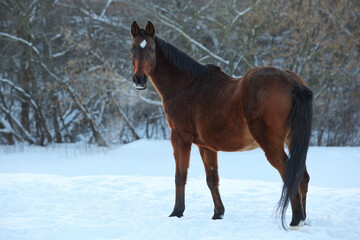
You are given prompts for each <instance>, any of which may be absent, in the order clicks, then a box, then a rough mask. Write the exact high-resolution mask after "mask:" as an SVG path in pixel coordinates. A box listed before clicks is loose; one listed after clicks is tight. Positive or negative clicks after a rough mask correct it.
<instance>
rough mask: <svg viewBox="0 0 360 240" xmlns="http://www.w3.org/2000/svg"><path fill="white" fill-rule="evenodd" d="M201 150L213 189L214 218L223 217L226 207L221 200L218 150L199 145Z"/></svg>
mask: <svg viewBox="0 0 360 240" xmlns="http://www.w3.org/2000/svg"><path fill="white" fill-rule="evenodd" d="M199 150H200V155H201V158H202V160H203V163H204V167H205V172H206V182H207V185H208V187H209V189H210V191H211V196H212V198H213V201H214V215H213V217H212V219H214V220H215V219H222V218H223V216H224V212H225V208H224V205H223V203H222V201H221V197H220V192H219V174H218V163H217V152H214V151H211V150H209V149H205V148H201V147H199Z"/></svg>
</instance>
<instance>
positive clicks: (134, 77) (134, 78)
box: [133, 75, 138, 83]
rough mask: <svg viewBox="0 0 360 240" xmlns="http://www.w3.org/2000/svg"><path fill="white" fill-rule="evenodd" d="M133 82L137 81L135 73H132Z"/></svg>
mask: <svg viewBox="0 0 360 240" xmlns="http://www.w3.org/2000/svg"><path fill="white" fill-rule="evenodd" d="M133 82H134V83H138V79H137V78H136V76H135V75H133Z"/></svg>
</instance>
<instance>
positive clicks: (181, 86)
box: [130, 22, 312, 229]
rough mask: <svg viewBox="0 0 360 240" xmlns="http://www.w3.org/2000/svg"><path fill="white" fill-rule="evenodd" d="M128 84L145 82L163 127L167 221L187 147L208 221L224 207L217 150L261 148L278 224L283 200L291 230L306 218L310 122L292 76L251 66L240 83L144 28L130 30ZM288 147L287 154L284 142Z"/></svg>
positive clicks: (181, 186)
mask: <svg viewBox="0 0 360 240" xmlns="http://www.w3.org/2000/svg"><path fill="white" fill-rule="evenodd" d="M131 36H132V43H131V48H130V52H131V60H132V68H133V72H134V75H133V82H134V85H135V87H136V88H137V89H138V90H143V89H145V88H146V86H147V77H149V78H150V80H151V82H152V84H153V86H154V87H155V89H156V91H157V92H158V93H159V95H160V97H161V99H162V102H163V108H164V112H165V115H166V118H167V121H168V124H169V127H170V129H171V137H170V139H171V144H172V147H173V150H174V157H175V165H176V167H175V188H176V192H175V206H174V210H173V212H172V213H171V214H170V217H173V216H176V217H182V216H183V212H184V210H185V184H186V179H187V171H188V168H189V160H190V148H191V145H192V144H195V145H197V146H198V148H199V150H200V155H201V158H202V160H203V164H204V167H205V172H206V181H207V185H208V187H209V189H210V191H211V195H212V198H213V201H214V215H213V217H212V218H213V219H221V218H222V217H223V215H224V212H225V208H224V205H223V203H222V201H221V197H220V192H219V175H218V162H217V152H218V151H246V150H251V149H255V148H257V147H261V148H262V150H263V151H264V152H265V155H266V157H267V159H268V161H269V162H270V164H271V165H272V166H273V167H275V168H276V169H277V170H278V171H279V173H280V175H281V177H282V180H283V182H284V185H283V189H282V194H281V198H280V201H279V203H278V212H279V215H280V217H281V224H282V226H283V227H284V229H287V228H286V226H285V211H286V209H287V207H288V204H289V202H291V207H292V221H291V223H290V226H291V227H297V226H302V225H303V224H304V221H305V218H306V194H307V190H308V182H309V179H310V177H309V174H308V172H307V170H306V154H307V150H308V147H309V141H310V135H311V122H312V91H311V90H310V89H309V88H308V87H307V86H306V83H305V82H304V81H303V80H302V79H301V78H300V77H299V76H298V75H297V74H295V73H293V72H291V71H289V70H281V69H278V68H274V67H255V68H252V69H250V71H249V72H248V73H246V75H245V76H244V77H242V78H240V79H234V78H232V77H230V76H229V75H227V74H225V73H224V72H223V71H222V70H221V68H220V67H217V66H215V65H203V64H200V63H199V62H197V61H196V60H194V59H193V58H191V57H190V56H188V55H187V54H185V53H184V52H182V51H180V50H179V49H177V48H176V47H175V46H173V45H171V44H170V43H168V42H166V41H165V40H163V39H161V38H160V37H158V36H155V28H154V25H153V24H152V23H151V22H148V23H147V25H146V27H145V29H144V28H140V27H139V25H138V24H137V23H136V22H133V23H132V25H131ZM285 144H286V145H287V146H288V149H289V157H288V156H287V154H286V152H285V150H284V145H285Z"/></svg>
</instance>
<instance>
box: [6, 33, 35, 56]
mask: <svg viewBox="0 0 360 240" xmlns="http://www.w3.org/2000/svg"><path fill="white" fill-rule="evenodd" d="M0 36H3V37H7V38H10V39H12V40H15V41H19V42H22V43H24V44H26V45H27V46H29V47H31V48H32V50H33V51H34V52H35V53H36V54H37V55H38V56H40V51H39V50H38V49H37V48H36V47H35V46H34V45H33V44H32V43H31V42H29V41H26V40H25V39H23V38H20V37H17V36H14V35H11V34H8V33H4V32H0Z"/></svg>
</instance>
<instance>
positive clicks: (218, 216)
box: [212, 213, 224, 220]
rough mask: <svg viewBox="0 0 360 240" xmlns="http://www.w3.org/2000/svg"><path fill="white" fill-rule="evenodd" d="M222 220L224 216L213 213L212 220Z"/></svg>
mask: <svg viewBox="0 0 360 240" xmlns="http://www.w3.org/2000/svg"><path fill="white" fill-rule="evenodd" d="M223 218H224V214H223V213H222V214H219V213H214V216H213V217H212V219H213V220H221V219H223Z"/></svg>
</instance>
